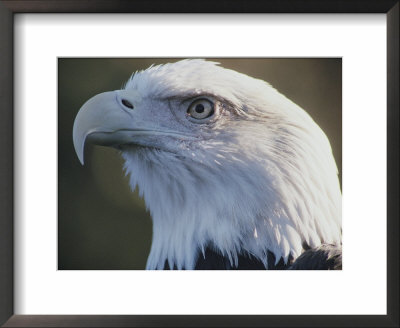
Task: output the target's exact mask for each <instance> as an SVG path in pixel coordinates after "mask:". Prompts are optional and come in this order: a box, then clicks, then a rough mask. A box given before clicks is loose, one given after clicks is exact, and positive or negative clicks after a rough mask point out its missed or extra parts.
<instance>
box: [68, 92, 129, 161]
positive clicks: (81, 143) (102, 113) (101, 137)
mask: <svg viewBox="0 0 400 328" xmlns="http://www.w3.org/2000/svg"><path fill="white" fill-rule="evenodd" d="M119 98H120V97H119V94H118V92H116V91H110V92H104V93H100V94H98V95H96V96H94V97H93V98H91V99H89V100H88V101H87V102H86V103H85V104H84V105H83V106H82V107H81V109H80V110H79V112H78V115H77V116H76V118H75V122H74V127H73V133H72V134H73V141H74V147H75V152H76V154H77V156H78V158H79V161H80V162H81V163H82V164H83V163H84V158H83V156H84V148H85V143H86V142H87V141H88V140H89V141H90V142H93V143H95V144H98V145H103V146H114V145H120V144H123V143H125V142H128V135H127V133H126V131H127V130H131V129H132V115H131V114H130V113H129V112H128V110H129V109H126V110H125V109H124V108H123V107H122V105H121V104H120V101H119V100H120V99H119ZM124 98H125V97H124Z"/></svg>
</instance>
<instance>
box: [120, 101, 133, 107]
mask: <svg viewBox="0 0 400 328" xmlns="http://www.w3.org/2000/svg"><path fill="white" fill-rule="evenodd" d="M122 104H123V105H124V106H125V107H128V108H130V109H133V105H132V104H131V102H130V101H128V100H126V99H122Z"/></svg>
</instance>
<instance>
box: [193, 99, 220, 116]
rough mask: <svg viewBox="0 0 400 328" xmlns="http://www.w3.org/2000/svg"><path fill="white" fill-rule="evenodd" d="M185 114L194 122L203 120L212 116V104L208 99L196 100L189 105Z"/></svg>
mask: <svg viewBox="0 0 400 328" xmlns="http://www.w3.org/2000/svg"><path fill="white" fill-rule="evenodd" d="M187 113H188V115H189V116H190V117H192V118H194V119H196V120H203V119H205V118H208V117H210V116H212V115H213V114H214V104H213V103H212V102H211V101H209V100H208V99H197V100H195V101H193V102H192V103H191V104H190V106H189V108H188V110H187Z"/></svg>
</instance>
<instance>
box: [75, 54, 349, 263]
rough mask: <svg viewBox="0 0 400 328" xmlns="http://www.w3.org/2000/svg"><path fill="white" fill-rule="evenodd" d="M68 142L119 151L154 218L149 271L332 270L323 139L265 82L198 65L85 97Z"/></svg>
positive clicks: (332, 167)
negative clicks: (86, 98) (71, 139)
mask: <svg viewBox="0 0 400 328" xmlns="http://www.w3.org/2000/svg"><path fill="white" fill-rule="evenodd" d="M73 142H74V146H75V150H76V153H77V156H78V158H79V160H80V162H81V163H82V164H83V163H84V158H83V157H84V147H85V144H86V143H87V142H91V143H94V144H98V145H103V146H110V147H114V148H116V149H118V150H119V151H120V153H121V155H122V157H123V158H124V160H125V165H124V169H125V171H126V174H128V175H129V183H130V187H131V189H132V190H134V189H135V188H136V187H137V188H138V190H139V193H140V195H141V197H143V198H144V200H145V203H146V206H147V208H148V210H149V212H150V214H151V217H152V220H153V238H152V245H151V251H150V255H149V257H148V260H147V264H146V269H187V270H191V269H269V270H271V269H340V268H341V234H342V230H341V191H340V185H339V180H338V175H337V167H336V163H335V160H334V158H333V155H332V150H331V146H330V143H329V141H328V139H327V137H326V135H325V134H324V132H323V131H322V130H321V129H320V128H319V126H318V125H317V124H316V123H315V122H314V121H313V120H312V118H311V117H310V116H309V115H308V114H307V113H306V112H305V111H304V110H303V109H301V108H300V107H299V106H297V105H296V104H295V103H293V102H292V101H290V100H289V99H287V98H286V97H285V96H284V95H282V94H281V93H279V92H278V91H277V90H276V89H274V88H273V87H272V86H271V85H269V84H268V83H267V82H265V81H262V80H259V79H255V78H252V77H250V76H247V75H245V74H241V73H239V72H236V71H233V70H230V69H225V68H223V67H221V66H219V64H218V63H215V62H210V61H206V60H201V59H191V60H189V59H188V60H181V61H178V62H175V63H169V64H164V65H159V66H151V67H150V68H148V69H146V70H143V71H139V72H136V73H135V74H133V75H132V77H131V78H130V79H129V81H128V82H127V83H126V85H125V87H124V88H123V89H121V90H115V91H110V92H104V93H101V94H98V95H96V96H94V97H93V98H91V99H89V100H88V101H87V102H86V103H85V104H84V105H83V106H82V108H81V109H80V111H79V113H78V114H77V116H76V119H75V122H74V127H73Z"/></svg>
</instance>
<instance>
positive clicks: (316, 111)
mask: <svg viewBox="0 0 400 328" xmlns="http://www.w3.org/2000/svg"><path fill="white" fill-rule="evenodd" d="M177 60H179V58H59V59H58V269H60V270H126V269H129V270H136V269H144V268H145V264H146V260H147V256H148V253H149V251H150V245H151V238H152V231H151V230H152V223H151V219H150V216H149V214H148V213H147V212H146V209H145V205H144V202H143V201H142V200H141V199H140V198H139V197H138V194H137V192H134V193H132V192H131V191H130V189H129V186H128V178H127V177H125V176H124V174H123V171H122V165H123V162H122V160H121V158H120V156H119V155H118V153H117V151H115V150H113V149H110V148H105V147H99V146H97V147H90V146H89V147H87V148H88V149H87V151H86V152H85V166H81V164H80V163H79V161H78V158H77V157H76V155H75V151H74V147H73V143H72V126H73V123H74V119H75V116H76V114H77V113H78V111H79V108H80V107H81V106H82V105H83V104H84V103H85V102H86V100H88V99H89V98H91V97H93V96H94V95H96V94H98V93H100V92H104V91H110V90H116V89H121V87H122V86H123V85H124V83H125V82H126V81H127V80H128V78H129V77H130V76H131V74H132V73H133V72H135V71H136V70H141V69H145V68H147V67H149V66H150V65H151V64H162V63H168V62H174V61H177ZM210 60H215V61H218V62H220V63H221V65H222V66H223V67H226V68H231V69H234V70H236V71H239V72H241V73H245V74H247V75H250V76H253V77H256V78H260V79H263V80H265V81H268V82H269V83H270V84H272V86H274V87H275V88H276V89H278V90H279V91H280V92H281V93H283V94H284V95H285V96H287V97H288V98H289V99H291V100H292V101H294V102H295V103H297V104H298V105H299V106H301V107H302V108H303V109H304V110H306V111H307V112H308V113H309V114H310V115H311V117H312V118H313V119H314V120H315V121H316V122H317V123H318V124H319V126H320V127H321V128H322V130H323V131H325V133H326V134H327V136H328V138H329V140H330V142H331V145H332V149H333V153H334V156H335V159H336V163H337V165H338V169H339V172H340V173H341V168H342V61H341V59H340V58H309V59H308V58H307V59H306V58H301V59H300V58H299V59H293V58H285V59H275V58H271V59H270V58H269V59H261V58H248V59H242V58H241V59H237V58H226V59H222V58H210ZM340 177H341V176H340Z"/></svg>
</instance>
